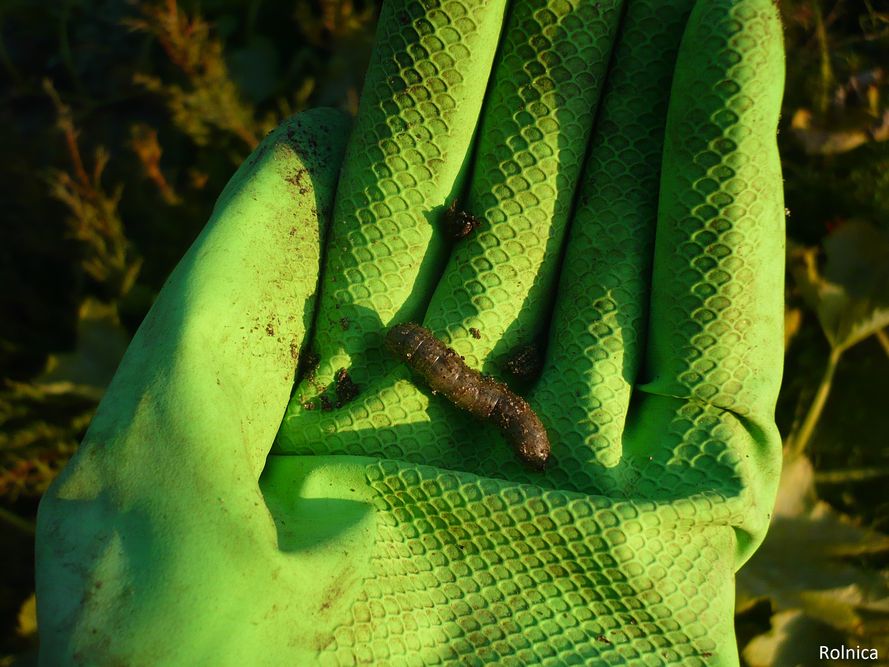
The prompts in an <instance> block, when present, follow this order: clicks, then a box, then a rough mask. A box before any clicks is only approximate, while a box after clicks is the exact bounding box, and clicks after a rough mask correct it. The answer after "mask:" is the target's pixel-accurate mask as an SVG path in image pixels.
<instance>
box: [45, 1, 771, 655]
mask: <svg viewBox="0 0 889 667" xmlns="http://www.w3.org/2000/svg"><path fill="white" fill-rule="evenodd" d="M507 10H508V11H507ZM782 85H783V56H782V49H781V27H780V24H779V21H778V17H777V11H776V9H775V7H774V4H773V2H772V0H697V1H696V2H695V1H694V0H627V1H626V2H625V3H622V2H620V0H598V1H593V0H546V1H542V2H539V3H538V2H524V1H520V0H513V2H512V3H511V4H510V6H509V7H507V1H506V0H490V1H488V2H484V3H481V2H469V1H462V2H461V1H459V0H438V1H435V2H429V1H423V2H420V1H415V2H414V1H408V0H400V1H398V0H391V1H390V2H389V3H388V4H387V5H386V6H385V7H384V10H383V14H382V16H381V18H380V23H379V28H378V37H377V47H376V50H375V52H374V57H373V60H372V64H371V68H370V71H369V73H368V76H367V81H366V86H365V91H364V94H363V97H362V102H361V109H360V112H359V115H358V118H357V120H356V123H355V126H354V127H353V128H352V129H351V136H349V137H348V146H347V147H346V146H345V143H346V137H347V135H349V129H348V125H347V120H346V119H344V117H343V116H342V115H340V114H338V113H337V112H333V111H329V110H318V111H314V112H310V113H307V114H301V115H299V116H296V117H295V118H293V119H291V120H290V121H288V122H287V123H285V124H284V125H283V126H282V127H281V128H280V129H279V130H277V131H276V132H275V133H273V134H272V135H271V136H269V137H268V138H266V140H265V141H264V142H263V143H262V145H261V146H260V147H259V148H258V149H257V150H256V152H255V153H254V154H253V155H252V156H251V157H250V158H249V159H248V160H247V162H246V163H245V164H244V165H243V166H242V167H241V169H240V170H239V171H238V173H237V174H236V175H235V176H234V178H233V179H232V181H231V183H230V184H229V185H228V187H227V188H226V190H225V192H223V194H222V196H221V197H220V200H219V202H218V204H217V207H216V210H215V212H214V214H213V217H212V219H211V221H210V223H209V224H208V225H207V227H206V229H205V230H204V232H203V233H202V235H201V236H200V238H199V239H198V240H197V242H196V243H195V244H194V246H193V247H192V248H191V249H190V250H189V252H188V254H187V255H186V256H185V258H184V259H183V260H182V262H181V263H180V264H179V266H178V267H177V268H176V270H175V271H174V273H173V275H172V276H171V278H170V280H169V282H168V284H167V285H166V286H165V287H164V289H163V291H162V292H161V295H160V296H159V298H158V301H157V303H156V304H155V306H154V307H153V308H152V310H151V312H150V313H149V315H148V317H147V318H146V320H145V322H144V324H143V325H142V327H141V328H140V330H139V332H138V333H137V335H136V337H135V338H134V340H133V342H132V344H131V346H130V349H129V351H128V352H127V355H126V357H125V359H124V361H123V363H122V365H121V368H120V370H119V371H118V373H117V376H116V377H115V379H114V381H113V382H112V385H111V386H110V388H109V390H108V393H107V395H106V397H105V399H104V400H103V402H102V405H101V406H100V408H99V412H98V413H97V415H96V417H95V420H94V422H93V424H92V426H91V428H90V431H89V433H88V435H87V437H86V440H85V442H84V444H83V446H82V447H81V449H80V451H79V452H78V454H77V456H76V457H75V458H74V459H73V460H72V462H71V464H70V465H69V466H68V467H67V468H66V470H65V471H64V473H63V474H62V475H61V476H60V478H59V479H58V481H57V482H56V483H55V484H54V485H53V487H52V488H51V489H50V491H49V492H48V493H47V495H46V496H45V498H44V500H43V502H42V504H41V507H40V515H39V521H38V539H37V552H38V553H37V558H38V577H37V595H38V598H37V599H38V619H39V623H40V631H41V659H42V662H43V663H44V664H46V665H65V664H126V665H171V664H182V665H197V664H207V665H214V666H215V665H261V664H269V665H308V664H330V665H336V664H348V665H351V664H355V663H361V664H380V665H384V664H415V665H420V664H438V663H459V664H504V665H522V664H535V663H541V664H551V665H562V664H572V663H574V664H585V665H599V664H632V665H637V664H650V665H657V664H666V663H681V664H684V665H694V664H702V665H703V664H706V665H731V664H737V662H738V656H737V650H736V648H735V641H734V633H733V626H732V623H733V597H734V572H735V571H736V570H737V569H738V568H739V567H740V566H741V565H742V564H743V563H744V561H745V560H746V559H747V558H749V556H750V555H751V553H752V552H753V551H754V550H755V548H756V547H757V546H758V544H759V543H760V541H761V540H762V538H763V535H764V533H765V530H766V527H767V525H768V521H769V515H770V512H771V508H772V504H773V501H774V497H775V491H776V485H777V479H778V471H779V465H780V440H779V436H778V433H777V430H776V428H775V424H774V404H775V400H776V396H777V391H778V386H779V383H780V376H781V366H782V322H783V319H782V312H783V289H782V284H783V260H784V249H783V243H784V235H783V216H784V208H783V202H782V191H781V189H782V182H781V173H780V165H779V161H778V154H777V148H776V141H775V130H776V125H777V119H778V113H779V109H780V101H781V93H782ZM343 151H345V157H343ZM340 165H342V168H341V170H340ZM334 190H336V197H335V198H334ZM454 199H459V200H460V208H462V209H466V210H468V211H470V212H471V213H473V214H474V215H476V216H478V217H479V218H480V219H481V220H482V221H483V222H482V225H481V227H480V228H479V229H478V230H477V231H476V232H475V233H474V234H472V235H471V236H469V237H468V238H465V239H463V240H460V241H458V242H451V241H449V240H448V239H447V238H446V236H445V234H444V233H443V231H442V228H441V226H440V221H441V220H442V218H443V217H444V216H445V213H446V210H447V208H448V207H449V205H450V204H451V202H452V201H453V200H454ZM328 221H329V222H328ZM325 236H326V237H327V238H326V240H325ZM322 244H323V246H324V248H325V256H324V261H323V269H322V262H321V261H320V248H321V247H322ZM319 275H320V281H319ZM316 291H317V292H318V295H319V298H318V300H317V304H316V301H315V294H316ZM409 320H413V321H417V322H423V323H424V325H425V326H427V327H428V328H430V329H431V330H432V331H433V332H434V333H435V334H436V335H437V336H438V337H440V338H441V339H443V340H446V341H447V342H448V343H449V344H450V345H452V346H453V347H454V348H455V349H456V350H457V351H458V352H459V353H460V354H461V355H463V356H464V357H465V359H466V362H467V363H468V364H469V365H470V366H471V367H473V368H476V369H479V370H481V371H483V372H486V373H489V374H492V375H495V376H502V375H503V373H502V368H503V364H504V360H506V359H507V358H509V356H510V355H511V354H512V352H513V351H514V350H516V349H518V348H521V347H523V346H525V345H527V344H531V343H534V344H536V345H538V347H540V348H541V350H542V352H543V355H544V362H543V369H542V374H541V375H540V377H539V379H537V380H534V381H530V380H526V381H525V382H524V384H521V383H520V384H519V385H517V387H518V388H519V389H520V391H521V393H522V394H523V395H525V396H526V397H527V398H528V400H529V402H530V403H531V405H532V406H533V407H534V408H535V410H536V411H537V413H538V414H539V415H540V417H541V419H542V420H543V423H544V424H545V425H546V427H547V429H548V432H549V435H550V439H551V441H552V456H551V460H550V464H549V466H548V467H547V469H546V470H545V471H544V472H534V471H532V470H529V469H528V468H526V467H524V466H523V465H522V464H521V462H519V461H518V460H517V459H516V458H515V455H514V454H513V452H512V451H511V450H510V449H509V448H508V447H507V445H506V444H505V443H504V441H503V438H502V437H501V436H500V434H499V433H498V432H497V430H496V429H495V428H493V426H491V425H490V424H485V423H479V422H477V421H474V420H473V419H471V418H470V417H468V416H466V415H465V414H464V413H461V412H459V411H458V410H456V409H455V408H454V407H453V405H451V404H450V403H449V401H448V400H447V398H446V397H443V396H440V395H432V393H431V392H430V391H429V390H428V389H426V388H425V387H424V386H423V385H422V383H421V382H420V381H419V380H417V379H416V378H415V377H414V376H412V375H411V373H410V371H409V370H408V369H407V368H406V367H404V366H403V365H401V364H400V363H399V362H398V361H397V360H396V359H394V358H392V357H391V356H390V355H388V354H387V353H386V351H385V350H384V346H383V340H384V336H385V332H386V330H387V328H388V327H390V326H391V325H393V324H395V323H400V322H405V321H409ZM310 350H311V354H310ZM316 355H317V357H318V358H319V359H320V363H319V364H318V365H317V368H314V369H312V370H311V371H304V372H302V373H301V374H300V375H301V376H300V377H297V382H296V387H295V389H293V381H294V368H295V366H296V364H297V360H298V359H299V360H300V361H301V364H300V365H301V367H302V368H305V367H306V366H307V365H308V364H307V363H306V361H305V360H306V359H307V358H308V357H310V356H316ZM340 369H346V371H347V373H348V378H349V379H350V381H351V382H350V381H347V380H346V379H345V376H344V375H343V373H341V372H340ZM353 384H354V385H357V389H358V392H357V395H354V393H355V392H354V387H353V386H352V385H353ZM291 389H293V394H292V399H291ZM288 399H291V400H290V405H289V406H287V408H286V413H285V406H286V405H287V403H288ZM328 408H330V409H328ZM282 416H283V422H282V421H281V419H282ZM279 426H280V428H279ZM276 432H277V437H276ZM273 441H274V445H272V443H273ZM270 448H271V449H270Z"/></svg>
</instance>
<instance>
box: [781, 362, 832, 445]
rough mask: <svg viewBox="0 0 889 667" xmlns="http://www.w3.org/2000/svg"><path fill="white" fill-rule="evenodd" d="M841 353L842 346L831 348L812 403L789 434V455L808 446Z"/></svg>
mask: <svg viewBox="0 0 889 667" xmlns="http://www.w3.org/2000/svg"><path fill="white" fill-rule="evenodd" d="M842 354H843V349H842V348H834V349H832V350H831V352H830V356H829V357H828V359H827V366H826V367H825V369H824V374H823V375H822V376H821V382H820V383H819V384H818V389H817V390H816V391H815V397H814V398H813V399H812V404H811V405H810V406H809V411H808V412H807V413H806V417H805V419H803V423H802V425H801V426H800V428H799V430H798V431H797V432H796V433H793V434H791V436H790V437H789V438H788V442H787V453H788V454H789V455H790V457H796V456H800V455H801V454H803V453H804V452H805V451H806V448H807V447H808V446H809V441H810V440H811V439H812V435H813V434H814V433H815V427H816V426H817V425H818V420H819V419H821V413H822V412H823V411H824V406H825V405H826V404H827V397H828V396H829V395H830V388H831V385H832V384H833V376H834V374H835V373H836V369H837V364H839V361H840V357H841V356H842Z"/></svg>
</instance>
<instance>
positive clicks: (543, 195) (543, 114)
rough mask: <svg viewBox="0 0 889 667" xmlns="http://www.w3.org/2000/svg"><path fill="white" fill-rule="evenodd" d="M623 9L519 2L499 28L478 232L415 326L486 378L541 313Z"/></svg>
mask: <svg viewBox="0 0 889 667" xmlns="http://www.w3.org/2000/svg"><path fill="white" fill-rule="evenodd" d="M622 4H623V3H622V0H608V1H606V2H602V1H598V0H572V1H571V2H565V1H564V0H549V1H548V2H545V3H531V2H518V3H515V4H514V6H513V7H512V11H511V13H510V15H509V18H508V20H507V25H506V32H505V36H504V40H503V43H502V44H501V47H500V51H499V53H498V56H497V62H496V64H495V69H494V75H493V80H492V83H491V86H490V89H489V91H488V94H487V97H486V100H485V109H484V112H483V116H482V123H481V129H480V137H479V141H478V148H477V151H476V158H475V161H474V164H473V167H472V177H471V183H470V185H469V190H468V195H467V197H466V199H465V202H464V206H463V208H465V209H466V210H467V211H469V212H470V213H472V214H474V215H476V216H478V217H479V218H480V220H481V221H482V222H481V226H480V228H479V229H478V230H477V231H476V232H474V233H473V234H471V235H470V236H469V237H467V238H465V239H463V240H462V241H459V242H457V243H456V245H455V247H454V250H453V252H452V253H451V257H450V260H449V262H448V265H447V268H446V269H445V272H444V274H443V277H442V280H441V282H440V283H439V285H438V286H437V287H436V290H435V294H434V295H433V297H432V301H431V303H430V305H429V309H428V310H427V312H426V317H425V320H424V322H425V324H426V326H427V327H429V328H430V329H431V330H432V331H433V333H435V334H436V335H437V336H439V337H440V338H443V339H445V340H447V341H449V343H450V345H451V346H452V347H453V348H454V349H455V350H456V351H457V352H458V353H459V354H460V355H462V356H464V357H465V359H466V362H467V364H469V366H471V367H474V368H477V369H480V370H483V371H484V372H486V373H489V374H499V371H500V369H499V368H498V357H499V361H500V362H502V359H503V357H504V356H506V355H507V354H508V352H509V351H510V350H512V349H514V348H516V347H519V346H522V345H525V344H528V343H530V342H532V340H534V339H535V338H536V337H537V335H538V334H539V333H540V330H541V329H542V327H543V326H544V323H545V320H546V318H547V317H548V315H549V312H550V304H551V302H552V301H551V299H552V292H553V287H554V283H555V279H556V277H557V275H558V264H559V255H560V253H561V250H562V242H563V239H564V236H565V231H566V229H567V225H568V219H569V216H570V213H571V207H572V203H573V200H574V194H575V190H576V188H577V183H578V180H579V177H580V170H581V167H582V166H583V159H584V154H585V151H586V148H587V145H588V143H589V137H590V133H591V131H592V127H593V120H594V117H595V114H596V108H597V106H598V103H599V97H600V94H601V91H602V88H603V87H604V82H605V76H606V73H607V69H608V63H609V58H610V55H611V50H612V45H613V43H614V40H615V35H616V32H617V28H618V24H619V22H620V16H621V7H622ZM470 329H472V330H473V331H472V332H470Z"/></svg>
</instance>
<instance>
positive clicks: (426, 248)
mask: <svg viewBox="0 0 889 667" xmlns="http://www.w3.org/2000/svg"><path fill="white" fill-rule="evenodd" d="M506 2H507V0H494V1H492V2H486V3H466V2H462V1H461V0H444V1H442V2H434V3H430V2H420V1H418V0H416V1H411V2H388V3H386V4H385V6H384V8H383V12H382V15H381V16H380V21H379V27H378V29H377V38H376V46H375V49H374V53H373V57H372V59H371V65H370V69H369V71H368V73H367V77H366V80H365V85H364V91H363V93H362V98H361V107H360V110H359V113H358V118H357V120H356V124H355V129H354V131H353V132H352V135H351V138H350V140H349V146H348V148H347V152H346V159H345V161H344V163H343V171H342V174H341V176H340V181H339V184H338V188H337V196H336V205H335V209H334V221H333V224H332V228H331V236H330V240H329V243H328V245H327V248H326V258H325V268H324V271H323V276H322V283H321V298H320V303H319V308H318V313H317V318H316V322H315V328H314V332H313V347H314V349H315V352H316V353H317V354H318V355H319V356H320V365H319V366H318V368H317V369H316V370H315V373H314V381H313V382H302V383H301V384H300V386H299V387H298V389H297V392H296V394H297V395H298V396H302V397H304V398H309V397H314V396H316V395H317V394H318V391H317V389H316V385H317V386H320V387H322V388H326V387H328V386H329V385H330V384H331V383H332V380H333V378H334V375H335V373H336V372H337V370H338V369H340V368H347V369H349V372H350V374H351V376H352V378H353V379H354V381H355V382H356V383H357V384H358V385H361V386H366V385H367V383H368V381H369V380H370V379H372V378H375V377H378V376H380V375H382V374H384V373H385V371H387V370H389V369H390V368H391V363H390V362H389V361H388V360H387V359H385V355H384V354H381V347H382V335H383V332H384V329H385V327H388V326H389V325H391V324H392V322H393V321H396V320H398V321H401V320H406V319H411V318H414V319H416V318H419V317H420V316H422V311H423V308H424V306H425V304H426V303H427V302H428V299H429V296H430V294H431V292H432V289H433V287H434V283H435V281H436V280H437V279H438V276H439V274H440V272H441V268H442V264H443V262H444V260H445V256H446V253H447V248H446V247H445V246H444V244H443V243H442V239H441V238H440V235H439V234H437V233H436V232H435V226H434V225H433V224H431V221H432V220H434V219H435V217H436V215H437V213H438V212H439V211H441V210H443V209H444V204H445V202H446V201H448V199H449V198H450V197H452V196H453V194H454V193H455V192H456V191H457V190H458V188H459V183H460V181H461V178H462V176H461V174H462V172H463V169H464V165H465V164H466V162H467V157H468V153H469V149H470V144H471V141H472V136H473V132H474V129H475V126H476V124H477V121H478V117H479V113H480V111H481V104H482V100H483V99H484V92H485V87H486V85H487V82H488V77H489V74H490V70H491V63H492V62H493V59H494V53H495V50H496V48H497V41H498V38H499V34H500V29H501V27H502V21H503V15H504V13H505V7H506ZM368 352H369V353H368ZM366 353H367V354H366ZM293 409H294V410H296V411H298V410H299V406H298V405H294V406H293Z"/></svg>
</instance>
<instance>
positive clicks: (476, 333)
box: [469, 327, 482, 340]
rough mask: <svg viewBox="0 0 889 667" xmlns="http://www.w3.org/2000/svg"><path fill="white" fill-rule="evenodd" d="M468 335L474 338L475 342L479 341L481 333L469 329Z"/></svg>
mask: <svg viewBox="0 0 889 667" xmlns="http://www.w3.org/2000/svg"><path fill="white" fill-rule="evenodd" d="M469 335H470V336H472V337H473V338H475V339H476V340H481V337H482V332H481V331H479V330H478V329H476V328H475V327H469Z"/></svg>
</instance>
